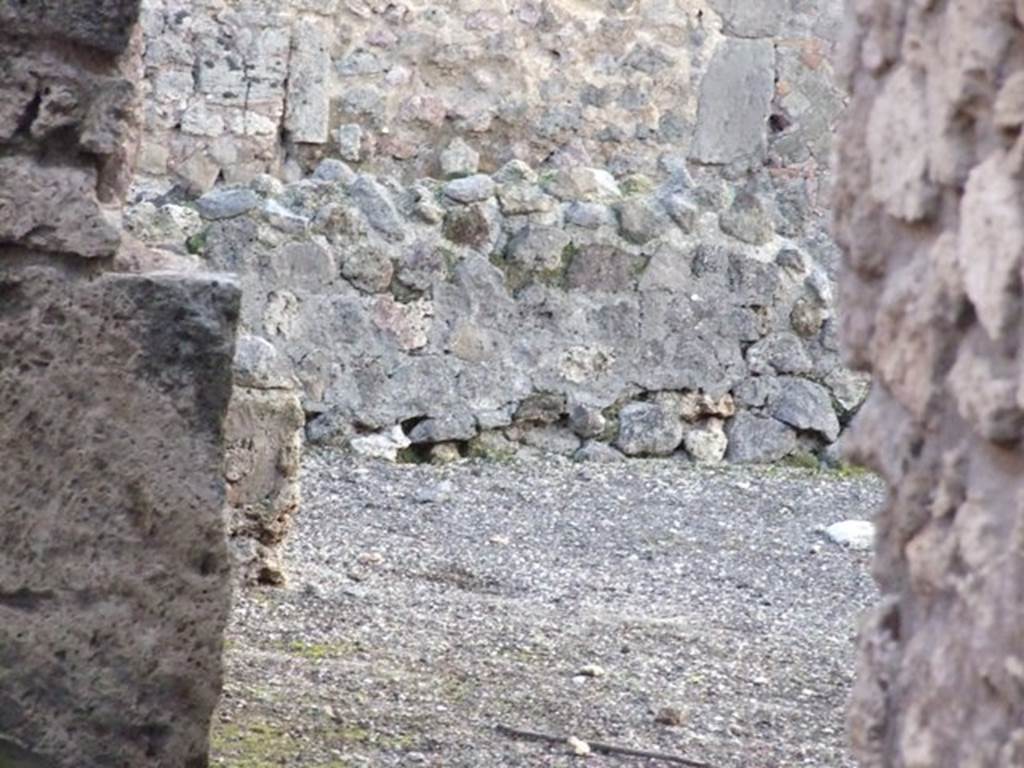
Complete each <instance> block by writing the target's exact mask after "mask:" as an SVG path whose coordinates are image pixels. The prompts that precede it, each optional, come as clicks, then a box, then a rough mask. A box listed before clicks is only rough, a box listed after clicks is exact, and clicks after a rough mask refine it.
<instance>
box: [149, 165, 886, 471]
mask: <svg viewBox="0 0 1024 768" xmlns="http://www.w3.org/2000/svg"><path fill="white" fill-rule="evenodd" d="M467 150H468V147H466V146H462V145H456V146H455V147H453V148H451V149H450V150H449V151H447V152H446V153H445V160H446V164H448V165H449V166H450V168H451V167H454V165H456V162H455V161H456V158H459V162H460V163H462V168H461V170H460V172H461V173H471V172H472V171H473V170H475V157H474V156H473V155H472V154H471V153H468V151H467ZM190 216H191V217H194V218H190ZM186 220H187V221H189V222H190V223H189V224H188V226H179V227H174V226H167V222H171V221H186ZM129 222H130V226H132V227H133V228H134V230H135V231H136V232H138V233H139V234H140V235H141V236H144V237H147V238H150V239H160V240H163V241H167V240H168V239H171V240H174V239H175V238H176V239H177V242H178V244H179V247H184V244H185V242H186V240H188V242H189V243H191V244H192V246H193V249H194V250H197V251H200V252H201V253H202V256H203V258H204V259H205V260H206V261H207V262H208V263H209V264H211V265H212V266H214V267H215V268H217V269H220V270H225V271H232V272H237V273H238V274H240V275H241V279H242V282H243V285H244V287H245V295H246V298H245V301H244V304H243V313H242V322H243V325H244V326H245V327H246V328H247V329H248V330H249V332H250V333H252V334H254V335H257V336H258V337H259V338H261V339H262V340H263V343H264V344H266V345H267V347H268V348H269V349H270V350H272V351H273V352H274V354H275V360H276V361H277V362H275V365H279V364H280V365H283V366H284V368H283V371H284V374H285V375H291V376H293V377H295V379H297V380H298V381H299V382H300V383H301V389H302V392H303V407H304V409H305V411H306V413H307V414H308V416H309V424H308V428H307V434H308V436H309V437H310V439H312V440H314V441H317V442H330V443H335V444H348V445H351V446H352V447H354V448H356V449H357V450H359V451H362V452H365V453H373V454H375V455H381V456H385V457H389V458H395V457H396V456H397V455H398V454H399V452H401V451H403V450H405V449H408V454H410V455H415V456H417V457H420V458H426V456H427V455H428V452H430V451H434V453H435V456H437V457H442V456H447V457H454V456H457V455H459V454H463V455H510V454H512V453H517V452H520V453H522V452H526V453H529V452H536V451H545V452H553V453H562V454H566V455H570V456H577V457H579V458H603V459H610V458H617V457H618V458H621V457H622V455H623V454H624V455H627V456H667V455H671V454H674V453H677V454H679V455H680V456H688V457H689V458H691V459H693V460H695V461H698V462H717V461H721V460H722V459H723V458H728V459H730V460H733V461H774V460H778V459H781V458H784V457H786V456H790V455H794V454H807V455H810V454H821V453H822V452H823V451H824V449H825V448H826V446H827V445H828V444H829V443H831V442H832V441H834V440H836V438H837V437H838V435H839V433H840V430H841V427H842V425H843V423H845V422H846V421H847V419H848V418H849V416H850V415H851V413H852V412H853V411H854V410H855V409H856V408H857V406H858V405H859V404H860V402H861V400H862V399H863V397H864V396H865V395H866V392H867V381H866V380H865V379H864V378H862V377H858V376H856V375H854V374H852V373H851V372H849V371H848V370H846V369H845V368H844V367H843V366H842V365H841V364H840V360H839V356H838V353H837V351H836V349H837V347H836V340H835V333H834V331H835V327H836V321H835V318H834V317H833V315H832V309H831V297H832V284H831V278H830V275H829V269H828V266H827V265H826V264H822V263H821V262H820V261H818V260H816V259H815V257H814V252H813V251H811V250H809V249H807V248H806V247H803V246H802V245H801V241H800V240H799V238H796V237H789V236H787V235H786V234H783V233H791V232H793V231H794V230H793V229H792V226H793V222H792V221H790V220H787V219H786V218H785V216H784V215H783V214H782V213H780V212H779V210H778V209H777V208H774V207H773V206H771V205H770V203H769V201H768V200H767V199H766V198H765V197H763V196H759V195H757V194H756V193H754V192H746V193H743V194H733V192H732V191H731V190H730V189H729V187H728V185H726V184H724V183H723V182H721V181H720V180H718V179H710V180H708V181H707V182H705V183H703V184H700V183H697V182H696V181H694V180H693V179H691V178H690V177H689V176H688V175H685V174H681V175H677V176H676V177H675V178H674V179H672V180H670V181H668V182H666V183H664V184H662V185H658V186H655V185H653V184H652V183H650V182H649V181H646V180H642V179H639V178H636V177H633V178H632V179H628V180H626V181H625V182H624V183H623V184H620V183H619V182H617V181H616V180H615V179H614V177H612V176H611V174H609V173H607V172H605V171H600V170H595V169H590V168H563V169H559V170H556V171H551V172H544V173H541V174H537V173H536V172H534V171H533V170H532V169H530V168H529V167H528V166H526V165H524V164H522V163H519V162H518V161H513V162H512V163H510V164H508V165H506V166H505V167H504V168H502V169H501V170H500V171H499V172H498V173H496V174H494V175H493V176H488V175H485V174H471V175H467V176H461V177H459V178H456V179H453V180H451V181H448V182H438V181H429V180H423V181H420V182H417V183H416V184H415V185H413V186H411V187H401V186H398V185H396V184H394V183H389V182H387V181H386V180H384V181H381V180H379V179H377V178H376V177H372V176H369V175H357V174H356V173H355V172H354V171H352V170H351V169H350V168H349V167H348V166H346V165H345V164H344V163H342V162H340V161H325V162H324V164H323V165H322V166H321V168H320V169H319V170H318V171H317V173H316V174H315V175H314V176H313V177H311V178H309V179H305V180H302V181H299V182H295V183H293V184H289V185H287V186H283V185H281V184H280V183H279V182H277V181H275V180H274V179H271V178H269V177H263V178H260V179H258V180H257V181H256V183H254V184H253V185H251V186H249V187H226V188H220V189H217V190H214V191H212V192H210V193H208V194H206V195H204V196H203V197H201V198H199V200H198V201H197V203H196V211H194V212H193V211H190V210H188V209H186V208H183V207H179V206H175V205H173V204H165V205H164V206H162V207H160V208H157V207H156V206H154V205H152V204H148V203H146V204H143V205H141V206H138V207H137V208H135V209H133V210H132V211H131V212H130V213H129ZM268 342H269V343H268ZM271 345H272V346H271ZM268 366H269V363H268ZM435 449H436V450H435Z"/></svg>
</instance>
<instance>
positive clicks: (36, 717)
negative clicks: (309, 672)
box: [0, 267, 239, 768]
mask: <svg viewBox="0 0 1024 768" xmlns="http://www.w3.org/2000/svg"><path fill="white" fill-rule="evenodd" d="M238 306H239V292H238V289H237V287H236V286H235V285H234V284H233V283H232V282H230V281H229V280H227V279H225V278H222V277H219V276H209V275H206V276H199V275H182V274H171V273H151V274H148V275H126V274H113V273H108V274H105V275H103V276H100V277H95V278H92V279H85V278H82V279H76V278H69V276H68V275H67V274H66V273H65V272H63V271H62V270H58V269H50V268H43V267H36V268H23V269H21V270H13V269H7V270H4V269H3V268H2V267H0V446H3V448H2V449H0V515H2V525H0V552H2V553H3V555H2V557H0V765H3V766H10V765H17V766H30V767H31V768H41V767H42V766H46V767H47V768H81V767H89V768H94V767H96V766H107V767H108V768H140V767H141V766H147V767H154V766H156V767H160V768H183V767H184V768H200V767H201V766H205V765H207V748H208V729H209V719H210V716H211V714H212V711H213V708H214V706H215V704H216V702H217V698H218V696H219V691H220V682H221V651H222V633H223V629H224V625H225V623H226V620H227V616H228V610H229V599H230V578H229V563H228V554H227V547H226V542H225V529H224V519H223V507H224V480H223V468H222V457H223V426H222V421H223V417H224V413H225V409H226V407H227V403H228V398H229V395H230V390H231V362H232V354H233V346H234V327H235V323H236V320H237V316H238Z"/></svg>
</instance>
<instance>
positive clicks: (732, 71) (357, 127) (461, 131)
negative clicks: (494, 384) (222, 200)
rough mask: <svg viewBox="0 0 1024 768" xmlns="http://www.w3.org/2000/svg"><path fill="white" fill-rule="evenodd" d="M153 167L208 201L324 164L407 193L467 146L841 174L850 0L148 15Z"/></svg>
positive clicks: (628, 167)
mask: <svg viewBox="0 0 1024 768" xmlns="http://www.w3.org/2000/svg"><path fill="white" fill-rule="evenodd" d="M143 8H144V15H143V25H144V28H145V30H146V50H145V59H146V69H147V85H148V88H149V91H148V95H147V109H146V142H145V144H144V150H143V156H142V162H141V169H142V171H143V172H144V174H148V175H150V176H154V177H157V178H162V177H167V175H168V174H170V177H169V178H171V179H174V180H176V181H177V182H179V183H181V184H182V185H183V186H186V187H188V188H192V189H197V190H198V191H206V189H208V188H209V187H210V186H211V185H212V184H213V183H214V181H216V180H217V179H218V178H221V179H222V180H224V181H227V182H238V181H247V180H249V179H251V178H252V177H253V175H255V174H256V173H259V172H262V171H271V172H272V173H275V175H281V173H287V174H288V176H289V178H292V179H294V178H296V177H297V175H298V174H300V173H301V171H302V169H303V168H304V169H305V171H306V172H308V171H311V170H312V169H313V168H314V167H315V165H316V162H317V161H319V159H321V158H322V157H324V156H330V157H339V158H341V159H343V160H346V161H347V162H350V163H353V164H354V165H357V166H359V169H360V170H363V171H372V172H375V173H387V174H389V175H395V176H400V177H402V178H404V179H405V180H406V181H409V180H412V179H414V178H417V177H419V176H437V175H438V174H439V172H440V163H439V151H440V149H441V148H442V147H444V146H446V145H447V144H448V143H449V141H450V140H451V139H453V138H455V137H461V138H464V139H466V140H468V141H470V142H471V143H472V144H473V145H474V146H475V147H476V148H477V149H478V150H479V151H480V153H481V159H482V163H483V166H482V167H483V169H484V170H485V171H494V170H497V169H498V168H499V167H501V166H502V165H503V164H504V163H505V162H507V161H508V160H512V159H519V160H523V161H525V162H527V163H528V164H530V165H532V166H535V167H536V166H540V165H542V164H544V163H546V162H555V163H558V162H567V163H570V164H572V165H590V166H596V167H601V168H606V169H607V170H609V171H611V172H612V173H613V174H615V175H617V176H622V175H627V174H630V173H636V172H641V173H645V174H647V175H654V174H655V172H656V171H657V170H658V168H659V165H660V166H661V167H663V168H664V167H672V166H674V165H678V164H679V163H680V162H683V161H686V160H689V161H693V162H696V163H709V164H733V165H735V166H738V167H747V166H751V165H754V166H760V165H762V164H763V163H764V162H766V161H767V162H768V163H770V164H771V165H773V166H778V167H789V168H792V169H794V172H797V171H799V173H801V174H804V175H808V176H811V177H813V176H814V175H815V173H816V171H817V170H818V168H819V167H821V166H824V165H827V156H828V146H829V128H830V125H831V123H832V121H833V120H834V118H835V116H836V114H837V113H838V111H839V109H840V107H841V98H840V95H839V91H838V89H836V88H835V86H834V85H833V82H832V70H831V67H830V65H829V54H830V53H831V51H832V48H833V44H834V40H835V36H836V29H837V26H838V23H839V20H840V18H841V9H842V2H841V0H759V2H746V1H745V0H644V1H643V2H637V1H636V0H442V1H441V2H436V1H433V0H430V1H428V0H407V2H379V1H378V0H198V1H197V2H190V3H185V2H182V0H145V1H144V3H143Z"/></svg>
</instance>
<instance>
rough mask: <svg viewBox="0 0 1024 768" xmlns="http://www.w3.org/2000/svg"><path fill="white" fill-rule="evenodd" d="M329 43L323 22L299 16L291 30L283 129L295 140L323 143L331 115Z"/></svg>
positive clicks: (325, 139)
mask: <svg viewBox="0 0 1024 768" xmlns="http://www.w3.org/2000/svg"><path fill="white" fill-rule="evenodd" d="M330 70H331V57H330V44H329V41H328V36H327V29H326V27H325V26H324V24H323V23H322V22H320V21H317V20H315V19H312V18H304V19H300V20H299V21H298V22H297V23H296V24H295V27H294V28H293V30H292V57H291V70H290V73H289V77H288V109H287V114H286V115H285V128H287V130H288V131H289V132H290V133H291V137H292V139H293V140H294V141H297V142H300V143H307V144H323V143H325V142H326V141H327V135H328V130H327V129H328V117H329V115H330V102H329V93H328V89H329V85H330V84H329V81H328V78H329V77H330Z"/></svg>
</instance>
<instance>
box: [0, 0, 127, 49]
mask: <svg viewBox="0 0 1024 768" xmlns="http://www.w3.org/2000/svg"><path fill="white" fill-rule="evenodd" d="M138 17H139V0H88V1H87V0H31V2H23V0H2V2H0V29H2V30H3V31H4V32H5V33H7V34H12V35H37V36H43V37H54V38H58V39H63V40H66V41H68V42H72V43H77V44H79V45H85V46H88V47H92V48H99V49H102V50H103V51H106V52H107V53H112V54H117V53H121V51H123V50H124V49H125V48H126V47H127V46H128V41H129V38H130V36H131V31H132V29H133V28H134V26H135V22H136V21H137V20H138Z"/></svg>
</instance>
